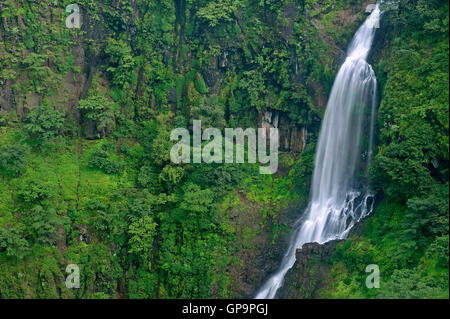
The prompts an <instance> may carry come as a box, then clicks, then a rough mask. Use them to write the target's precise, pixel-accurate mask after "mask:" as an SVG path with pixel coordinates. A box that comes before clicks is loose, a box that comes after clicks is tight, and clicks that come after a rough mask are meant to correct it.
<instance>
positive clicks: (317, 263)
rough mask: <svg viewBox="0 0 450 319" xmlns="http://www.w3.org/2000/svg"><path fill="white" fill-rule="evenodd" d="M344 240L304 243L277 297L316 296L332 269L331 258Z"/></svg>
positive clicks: (297, 297)
mask: <svg viewBox="0 0 450 319" xmlns="http://www.w3.org/2000/svg"><path fill="white" fill-rule="evenodd" d="M341 241H342V240H332V241H329V242H327V243H325V244H323V245H321V244H318V243H308V244H304V245H303V247H302V249H298V250H297V253H296V261H295V264H294V266H293V267H292V268H291V269H290V270H289V271H288V272H287V274H286V276H285V278H284V285H283V286H282V287H281V288H280V289H279V290H278V292H277V298H283V299H300V298H315V297H316V296H317V293H318V292H319V290H320V289H321V288H323V287H324V281H325V279H326V278H327V277H328V274H329V272H330V269H331V263H330V262H329V261H330V258H331V256H332V255H333V253H334V251H335V250H336V246H337V244H338V243H340V242H341Z"/></svg>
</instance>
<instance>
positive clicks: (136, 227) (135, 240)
mask: <svg viewBox="0 0 450 319" xmlns="http://www.w3.org/2000/svg"><path fill="white" fill-rule="evenodd" d="M128 233H129V235H130V240H129V243H128V244H129V245H130V249H129V251H128V252H129V253H130V254H136V255H137V256H139V258H142V260H144V261H147V262H148V260H149V258H150V257H151V254H152V248H153V239H154V237H155V234H156V223H155V222H154V221H153V219H152V218H151V217H150V216H148V215H146V216H143V217H141V218H139V219H137V220H135V221H134V222H132V223H131V224H130V226H129V228H128ZM149 267H150V265H149Z"/></svg>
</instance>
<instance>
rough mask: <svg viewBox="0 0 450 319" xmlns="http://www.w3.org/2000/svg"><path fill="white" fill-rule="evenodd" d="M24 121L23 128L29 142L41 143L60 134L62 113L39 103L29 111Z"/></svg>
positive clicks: (62, 120)
mask: <svg viewBox="0 0 450 319" xmlns="http://www.w3.org/2000/svg"><path fill="white" fill-rule="evenodd" d="M24 122H25V125H24V129H25V132H26V133H27V134H28V137H29V138H30V142H31V144H42V143H43V142H46V141H47V140H49V139H53V138H56V137H57V136H59V135H61V130H62V128H63V126H64V114H63V113H61V112H59V111H57V110H53V109H51V108H50V107H48V106H46V105H40V106H38V107H36V108H34V109H32V110H31V111H30V113H29V114H28V116H27V117H26V118H25V121H24Z"/></svg>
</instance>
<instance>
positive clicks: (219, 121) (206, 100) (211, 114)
mask: <svg viewBox="0 0 450 319" xmlns="http://www.w3.org/2000/svg"><path fill="white" fill-rule="evenodd" d="M224 115H225V113H224V107H223V105H221V103H220V102H219V97H218V96H217V95H215V94H213V95H210V96H208V97H202V98H201V100H200V104H199V105H198V106H193V107H192V109H191V118H192V119H193V120H201V121H202V127H205V128H207V127H217V128H222V127H224V126H225V117H224Z"/></svg>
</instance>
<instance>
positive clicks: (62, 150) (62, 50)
mask: <svg viewBox="0 0 450 319" xmlns="http://www.w3.org/2000/svg"><path fill="white" fill-rule="evenodd" d="M70 3H73V2H72V1H59V0H58V1H55V0H41V1H27V0H20V1H13V0H6V1H2V2H1V3H0V265H1V267H0V298H73V297H77V298H224V297H248V296H251V295H252V294H253V293H254V292H255V290H256V289H257V288H258V287H259V286H260V285H261V283H262V282H263V281H264V279H266V277H267V275H268V274H269V273H270V272H272V271H274V270H275V269H276V267H277V266H278V262H279V260H280V258H281V256H282V254H283V247H284V243H285V241H286V236H287V234H288V233H289V225H291V223H292V221H293V220H294V219H295V217H296V216H297V215H298V213H299V212H301V210H302V208H303V207H304V206H305V204H306V203H307V200H308V191H309V181H310V178H311V174H312V169H313V160H314V149H315V143H316V140H317V135H318V132H319V129H320V122H321V118H322V116H323V112H324V109H325V106H326V100H327V96H328V93H329V91H330V88H331V85H332V83H333V80H334V75H335V73H336V70H337V68H338V66H339V64H340V63H341V62H342V59H343V56H344V52H345V48H346V46H347V44H348V41H349V40H350V38H351V36H352V34H353V33H354V32H355V30H356V28H357V27H358V25H359V24H360V23H361V21H363V19H364V17H365V15H366V13H365V8H366V5H367V4H368V3H373V1H362V0H361V1H358V0H346V1H333V0H326V1H315V0H306V1H302V0H298V1H287V0H283V1H268V0H265V1H254V0H201V1H194V0H161V1H154V0H134V1H128V0H126V1H125V0H103V1H88V0H81V1H78V2H76V3H77V5H78V6H79V7H80V9H81V16H82V21H83V23H82V27H81V29H69V28H67V27H66V25H65V19H66V17H67V16H68V15H69V13H66V12H65V8H66V6H67V5H68V4H70ZM382 22H383V23H382V25H381V28H380V31H381V32H380V33H379V39H378V41H377V47H376V49H375V50H374V54H373V56H372V60H373V61H371V63H372V64H373V65H374V69H375V71H376V74H377V78H378V81H379V88H380V90H379V91H380V94H379V95H380V107H379V113H378V133H377V137H378V142H377V150H376V156H375V159H374V162H373V165H372V166H371V168H370V171H371V177H372V182H373V187H374V190H375V191H376V193H377V198H378V203H379V204H378V206H377V209H376V211H375V212H374V213H373V216H371V217H369V218H368V219H367V221H366V222H365V228H364V232H363V234H360V235H358V236H356V235H355V237H352V238H351V239H349V240H348V241H346V242H345V243H342V244H340V245H338V246H337V248H336V250H335V252H334V254H333V256H332V257H331V259H330V261H328V262H331V267H330V272H329V274H328V276H329V278H327V280H326V282H324V283H323V285H321V287H322V288H323V289H322V291H320V293H318V294H317V295H316V296H314V297H331V298H333V297H344V298H346V297H394V298H395V297H448V269H449V266H448V230H449V228H448V105H449V100H448V4H446V2H444V1H424V0H415V1H400V3H399V8H398V10H394V11H392V12H388V13H386V15H385V17H384V18H383V21H382ZM267 114H270V116H272V114H276V115H277V116H278V117H277V118H279V119H280V120H279V121H280V122H279V123H280V124H279V126H280V139H281V141H282V143H281V146H280V150H281V152H280V164H279V169H278V172H277V173H276V174H274V175H261V174H259V164H183V165H177V164H174V163H172V162H171V161H170V158H169V152H170V148H171V146H172V142H171V141H170V139H169V136H170V132H171V130H172V129H173V128H176V127H190V126H191V125H192V120H193V119H200V118H201V119H202V125H204V127H207V126H215V127H219V128H224V127H243V128H246V127H255V128H256V127H260V126H261V124H262V122H263V121H264V118H265V117H266V116H267ZM370 263H375V264H378V265H379V266H380V270H381V283H382V284H381V285H382V288H381V289H379V290H377V291H374V290H368V289H367V288H365V286H364V280H365V277H366V276H367V274H366V273H365V272H364V269H365V266H366V265H367V264H370ZM68 264H76V265H78V266H79V267H80V273H81V280H80V283H81V285H80V288H79V289H68V288H66V285H65V280H66V276H67V275H68V274H67V273H66V266H67V265H68Z"/></svg>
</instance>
